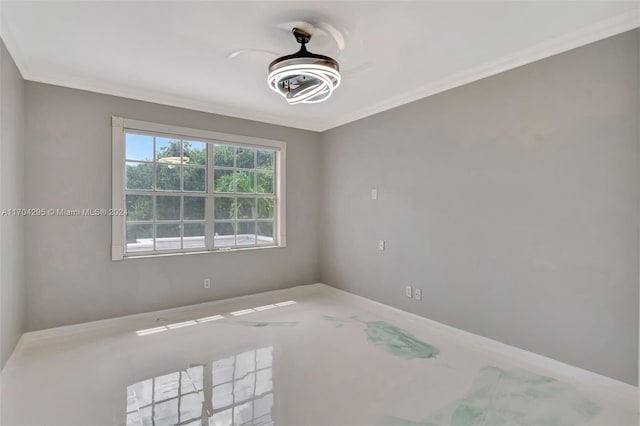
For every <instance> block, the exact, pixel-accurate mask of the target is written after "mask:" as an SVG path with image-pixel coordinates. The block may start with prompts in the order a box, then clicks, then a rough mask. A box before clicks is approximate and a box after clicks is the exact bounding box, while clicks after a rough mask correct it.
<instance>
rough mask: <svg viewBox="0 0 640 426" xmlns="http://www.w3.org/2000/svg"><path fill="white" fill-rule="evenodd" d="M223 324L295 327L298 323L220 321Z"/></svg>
mask: <svg viewBox="0 0 640 426" xmlns="http://www.w3.org/2000/svg"><path fill="white" fill-rule="evenodd" d="M220 323H221V324H231V325H243V326H245V327H293V326H294V325H298V324H299V322H298V321H291V322H266V321H220Z"/></svg>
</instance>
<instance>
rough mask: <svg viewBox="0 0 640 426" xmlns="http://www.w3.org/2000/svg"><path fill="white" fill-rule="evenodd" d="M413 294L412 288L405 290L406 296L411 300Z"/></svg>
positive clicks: (408, 287) (407, 287)
mask: <svg viewBox="0 0 640 426" xmlns="http://www.w3.org/2000/svg"><path fill="white" fill-rule="evenodd" d="M411 293H412V289H411V286H410V285H408V286H406V287H405V288H404V295H405V296H407V297H408V298H409V299H411Z"/></svg>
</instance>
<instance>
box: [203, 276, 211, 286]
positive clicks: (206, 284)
mask: <svg viewBox="0 0 640 426" xmlns="http://www.w3.org/2000/svg"><path fill="white" fill-rule="evenodd" d="M204 288H211V280H210V279H209V278H205V279H204Z"/></svg>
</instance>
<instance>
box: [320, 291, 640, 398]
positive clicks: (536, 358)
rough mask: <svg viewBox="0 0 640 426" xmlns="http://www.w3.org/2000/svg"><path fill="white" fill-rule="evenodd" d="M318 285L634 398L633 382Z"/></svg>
mask: <svg viewBox="0 0 640 426" xmlns="http://www.w3.org/2000/svg"><path fill="white" fill-rule="evenodd" d="M321 286H322V287H319V288H322V289H323V292H324V293H325V294H328V295H335V296H338V297H339V298H347V299H350V300H353V301H354V302H356V303H357V302H365V303H368V304H374V305H376V306H378V307H382V308H384V309H387V310H390V311H392V312H395V313H401V314H403V315H409V316H411V317H413V318H414V319H416V320H418V321H421V322H423V323H425V324H426V325H428V326H429V327H430V328H432V329H434V330H440V331H442V332H446V333H447V334H449V335H454V336H459V337H460V338H462V339H464V340H465V342H469V343H470V344H473V345H475V346H477V347H480V348H482V349H485V350H490V351H495V352H500V353H504V354H509V355H513V356H516V357H518V358H520V359H523V360H525V361H528V362H531V363H533V364H536V365H539V366H540V367H543V368H545V369H548V370H550V371H552V372H554V373H557V374H562V375H569V376H571V377H573V378H575V379H577V380H580V381H584V382H588V383H592V384H596V385H598V386H603V387H606V388H608V389H609V390H611V391H613V392H616V393H619V394H620V395H621V396H624V397H625V398H632V399H633V400H634V401H635V400H637V393H638V387H637V386H633V385H631V384H629V383H625V382H622V381H620V380H616V379H613V378H611V377H608V376H604V375H602V374H599V373H595V372H593V371H589V370H585V369H583V368H580V367H576V366H574V365H571V364H567V363H564V362H562V361H558V360H556V359H553V358H549V357H547V356H544V355H540V354H537V353H534V352H531V351H528V350H525V349H521V348H518V347H515V346H511V345H508V344H506V343H502V342H499V341H497V340H493V339H490V338H488V337H484V336H480V335H478V334H474V333H471V332H468V331H464V330H461V329H459V328H455V327H452V326H449V325H446V324H443V323H441V322H437V321H433V320H430V319H428V318H425V317H423V316H420V315H417V314H414V313H411V312H407V311H403V310H402V309H398V308H395V307H393V306H389V305H385V304H384V303H380V302H377V301H375V300H371V299H368V298H366V297H363V296H359V295H357V294H353V293H349V292H348V291H345V290H341V289H339V288H335V287H331V286H328V285H325V284H321Z"/></svg>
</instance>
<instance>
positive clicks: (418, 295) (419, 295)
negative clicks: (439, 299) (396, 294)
mask: <svg viewBox="0 0 640 426" xmlns="http://www.w3.org/2000/svg"><path fill="white" fill-rule="evenodd" d="M413 298H414V299H415V300H422V290H421V289H419V288H416V289H415V290H413Z"/></svg>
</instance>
